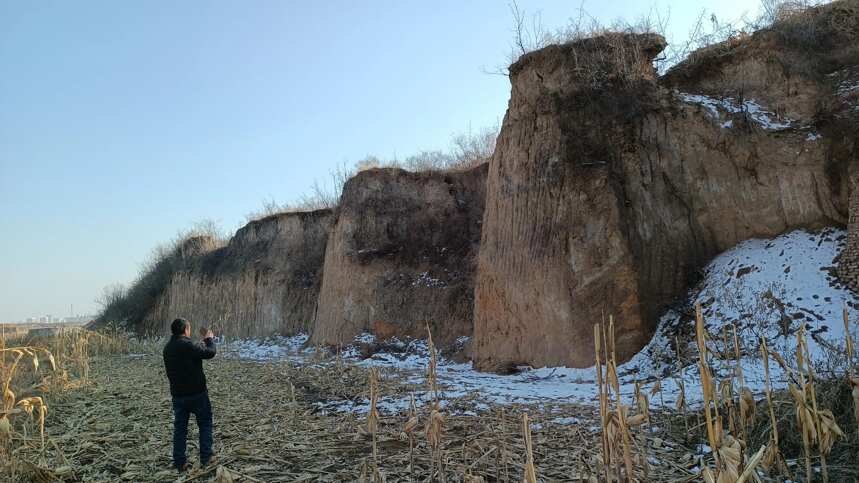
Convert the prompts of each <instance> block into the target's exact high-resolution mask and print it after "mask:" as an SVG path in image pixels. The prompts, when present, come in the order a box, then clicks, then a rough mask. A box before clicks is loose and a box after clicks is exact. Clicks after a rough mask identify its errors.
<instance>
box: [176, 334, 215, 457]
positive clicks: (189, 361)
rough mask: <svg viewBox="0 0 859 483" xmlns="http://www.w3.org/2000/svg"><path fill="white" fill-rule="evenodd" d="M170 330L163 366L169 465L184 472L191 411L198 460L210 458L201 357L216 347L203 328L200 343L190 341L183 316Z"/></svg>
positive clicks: (208, 405)
mask: <svg viewBox="0 0 859 483" xmlns="http://www.w3.org/2000/svg"><path fill="white" fill-rule="evenodd" d="M170 331H171V332H172V333H173V335H172V336H171V337H170V342H168V343H167V345H166V346H164V368H165V369H166V370H167V379H169V380H170V394H171V395H172V396H173V418H174V419H173V465H174V466H175V467H176V469H177V470H179V471H184V470H186V469H188V467H189V465H188V460H187V457H186V455H185V447H186V440H187V437H188V418H189V417H190V415H191V414H194V416H195V417H196V419H197V428H198V429H199V430H200V463H201V464H202V465H203V466H206V465H207V464H209V461H210V460H211V459H212V405H211V403H210V402H209V392H208V391H207V389H206V376H205V374H203V359H211V358H213V357H215V352H216V349H215V340H214V335H213V334H212V331H211V330H207V331H206V333H205V335H204V336H203V343H202V344H199V345H198V344H194V343H193V342H191V324H190V323H189V322H188V321H187V320H185V319H176V320H174V321H173V323H172V324H171V325H170Z"/></svg>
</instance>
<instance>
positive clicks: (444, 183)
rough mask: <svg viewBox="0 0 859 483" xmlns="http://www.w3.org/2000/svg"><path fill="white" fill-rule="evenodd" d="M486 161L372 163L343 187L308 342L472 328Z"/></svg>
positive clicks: (449, 337)
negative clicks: (429, 167) (424, 166)
mask: <svg viewBox="0 0 859 483" xmlns="http://www.w3.org/2000/svg"><path fill="white" fill-rule="evenodd" d="M485 179H486V165H483V166H480V167H478V168H474V169H471V170H469V171H463V172H447V173H436V172H430V173H410V172H407V171H403V170H400V169H389V168H386V169H371V170H367V171H363V172H361V173H359V174H358V175H357V176H355V177H354V178H352V179H350V180H349V181H348V182H347V183H346V186H345V187H344V189H343V195H342V197H341V199H340V206H339V208H338V216H337V223H336V226H335V227H334V229H333V232H332V234H331V236H330V238H329V243H328V247H327V251H326V254H325V269H324V276H323V283H322V289H321V292H320V294H319V304H318V309H317V312H316V318H315V322H314V326H313V332H312V335H311V340H310V341H311V343H316V344H325V345H339V344H347V343H350V342H351V341H352V340H353V338H354V337H355V336H356V335H358V334H360V333H361V332H363V331H369V332H371V333H373V334H375V335H376V336H377V337H379V338H382V339H384V338H388V337H392V336H398V337H404V336H405V337H408V336H411V337H425V336H426V328H427V326H429V327H430V329H431V330H432V331H433V337H435V338H436V340H437V342H440V343H442V344H446V343H449V342H452V341H454V340H455V339H456V338H457V337H460V336H470V335H471V333H472V310H473V287H474V284H473V281H474V270H475V266H476V255H477V250H478V245H479V241H480V225H481V220H482V217H483V201H484V196H485V189H484V186H485Z"/></svg>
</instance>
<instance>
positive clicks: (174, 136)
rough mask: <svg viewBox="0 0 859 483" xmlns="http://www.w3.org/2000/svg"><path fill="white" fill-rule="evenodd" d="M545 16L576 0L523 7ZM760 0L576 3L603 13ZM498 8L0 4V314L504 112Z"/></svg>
mask: <svg viewBox="0 0 859 483" xmlns="http://www.w3.org/2000/svg"><path fill="white" fill-rule="evenodd" d="M519 4H520V7H522V8H523V9H525V10H527V11H529V12H533V11H536V10H541V11H542V19H543V23H544V24H545V25H546V26H548V27H555V26H558V25H561V24H564V23H566V22H567V20H568V19H569V18H570V17H571V16H575V15H576V14H577V13H576V12H577V9H578V7H579V6H580V2H579V1H569V0H546V1H527V0H520V2H519ZM654 6H656V7H657V8H659V9H661V10H662V11H663V12H666V11H668V10H669V8H670V11H671V14H670V19H671V34H672V36H673V37H675V38H677V39H682V38H684V37H685V35H686V33H687V32H688V30H689V28H690V27H691V24H692V23H693V21H694V20H695V18H696V17H697V15H698V13H699V12H700V11H701V10H702V9H707V10H708V11H711V12H715V13H716V14H717V15H718V16H719V17H720V18H736V17H739V16H740V15H741V14H742V13H743V12H746V11H748V12H750V13H754V12H755V11H756V10H757V2H742V1H723V2H718V1H700V0H693V1H682V2H681V1H676V2H668V1H665V0H663V1H661V2H633V1H610V0H605V1H599V2H597V1H586V2H585V3H584V8H585V9H586V10H587V11H588V12H589V13H590V14H591V15H593V16H595V17H597V18H599V19H600V20H601V21H604V22H610V21H611V20H613V19H615V18H618V17H624V18H633V17H635V16H637V15H640V14H644V13H646V12H647V11H648V10H650V9H651V8H652V7H654ZM511 26H512V21H511V15H510V10H509V8H508V5H507V2H506V1H504V0H497V1H495V0H480V1H459V0H446V1H422V2H418V1H395V0H390V1H367V2H357V1H328V2H323V1H305V2H299V1H285V0H284V1H249V2H246V1H182V2H166V1H149V2H116V1H103V2H96V1H77V2H68V1H59V2H54V1H38V2H22V1H9V0H0V227H2V228H0V230H2V231H0V321H4V320H6V321H9V320H13V321H14V320H20V319H23V318H25V317H28V316H34V315H44V314H48V313H51V314H53V315H55V316H65V315H68V312H69V306H70V305H71V304H74V306H75V311H76V312H94V311H95V309H96V306H95V303H94V299H95V297H96V296H97V295H98V293H99V292H100V291H101V289H102V287H104V286H105V285H108V284H111V283H116V282H123V283H127V282H129V281H131V280H132V279H133V278H134V276H135V274H136V272H137V269H138V266H139V265H140V263H141V262H142V261H143V260H144V258H145V257H146V255H147V254H148V253H149V252H150V250H151V249H152V248H153V247H154V246H155V245H157V244H158V243H161V242H164V241H166V240H168V239H170V238H172V237H173V236H174V235H175V234H176V233H177V231H179V230H180V229H182V228H185V227H188V226H189V225H191V224H192V223H193V222H195V221H198V220H201V219H204V218H210V219H214V220H216V221H218V222H219V223H220V224H221V226H223V227H224V228H225V229H226V230H228V231H230V232H232V231H234V230H235V229H236V228H237V227H238V226H240V224H242V223H243V221H244V217H245V215H246V214H247V213H249V212H251V211H253V210H256V209H258V208H259V207H260V205H261V203H262V201H263V200H265V199H272V198H273V199H276V200H278V201H280V202H284V201H290V200H294V199H296V198H298V197H299V196H300V195H301V194H302V193H304V192H305V191H306V190H307V188H308V187H309V186H310V185H311V184H312V183H313V180H314V179H323V178H325V177H326V176H327V173H328V172H329V171H330V170H331V169H332V168H334V167H335V166H336V165H338V164H342V163H343V162H347V163H350V164H351V162H353V161H355V160H356V159H358V158H361V157H363V156H365V155H367V154H370V153H373V154H377V155H380V156H383V157H390V156H393V155H395V154H396V155H399V156H401V157H402V156H404V155H408V154H410V153H413V152H415V151H418V150H420V149H438V148H444V147H446V146H447V144H448V141H449V139H450V136H451V134H452V133H454V132H459V131H464V130H466V129H468V128H469V127H472V128H473V129H475V130H477V129H479V128H482V127H484V126H490V125H494V124H496V123H500V120H501V118H502V117H503V115H504V111H505V109H506V105H507V100H508V97H509V83H508V80H507V79H506V78H505V77H503V76H497V75H488V74H485V73H483V71H482V69H481V67H484V66H485V67H493V66H497V65H499V64H502V63H503V62H504V60H505V58H506V56H507V53H508V52H509V50H510V49H509V44H510V41H511V38H512V34H511V30H510V29H511Z"/></svg>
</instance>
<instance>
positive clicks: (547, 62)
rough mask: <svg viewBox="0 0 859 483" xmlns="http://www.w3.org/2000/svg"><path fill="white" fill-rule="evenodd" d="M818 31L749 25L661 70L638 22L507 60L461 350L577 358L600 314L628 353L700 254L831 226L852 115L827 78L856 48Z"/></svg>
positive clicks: (840, 218) (683, 285) (515, 358)
mask: <svg viewBox="0 0 859 483" xmlns="http://www.w3.org/2000/svg"><path fill="white" fill-rule="evenodd" d="M827 12H829V13H831V12H830V11H829V10H827ZM829 13H827V15H828V14H829ZM836 13H837V12H836ZM848 14H849V12H848ZM825 33H826V36H827V38H829V37H830V36H831V39H830V40H831V45H829V46H824V45H822V46H821V48H823V49H829V50H826V52H825V53H823V52H819V51H809V50H807V49H805V48H801V49H800V48H795V47H794V44H790V43H787V42H785V41H784V39H782V38H781V37H780V32H778V31H764V32H758V33H757V34H755V35H754V36H752V37H751V38H748V39H745V40H744V41H742V42H738V43H736V44H731V45H725V46H721V49H718V47H719V46H717V47H715V48H714V49H716V50H714V52H701V53H698V55H695V56H693V57H692V58H691V59H690V61H688V62H689V63H688V64H684V65H681V66H679V67H678V68H677V69H675V70H674V71H673V72H672V73H671V74H669V75H668V76H666V77H665V78H663V79H659V78H657V76H656V74H655V72H654V70H653V67H652V59H653V58H654V57H655V56H656V55H657V54H658V53H659V52H660V51H661V50H662V49H663V47H664V41H663V39H662V38H661V37H659V36H656V35H632V34H629V35H620V34H618V35H608V36H604V37H600V38H595V39H586V40H582V41H578V42H574V43H571V44H567V45H562V46H553V47H548V48H545V49H542V50H540V51H537V52H533V53H530V54H527V55H525V56H523V57H522V58H521V59H520V60H519V61H518V62H517V63H516V64H514V65H513V66H512V67H511V74H510V78H511V83H512V93H511V99H510V103H509V107H508V111H507V114H506V116H505V119H504V124H503V127H502V130H501V134H500V137H499V140H498V143H497V146H498V147H497V149H496V152H495V155H494V157H493V158H492V161H491V163H490V169H489V176H488V180H487V200H486V211H485V217H484V223H483V236H482V240H481V250H480V258H479V264H478V270H477V281H476V289H475V317H474V342H473V351H474V357H475V362H476V363H477V365H478V366H479V367H481V368H483V369H487V370H493V369H496V368H498V367H503V366H505V365H508V364H511V363H513V364H530V365H533V366H544V365H570V366H575V367H583V366H588V365H592V364H593V360H594V353H593V347H594V345H593V325H594V324H595V323H597V322H599V321H601V320H607V319H608V317H609V316H613V317H614V320H615V324H616V329H617V350H618V356H619V358H621V359H628V358H630V357H631V356H632V355H634V354H635V353H636V352H637V351H638V350H639V349H640V348H642V347H643V346H644V345H645V344H646V343H647V342H648V341H649V339H650V337H651V335H652V334H653V331H654V328H655V324H656V322H657V320H658V315H659V314H660V312H661V311H662V310H663V309H664V308H665V306H666V305H667V304H668V303H670V302H671V301H672V300H674V299H676V298H677V297H679V296H681V295H683V294H684V293H685V291H686V290H688V288H689V287H690V285H691V284H692V283H693V282H694V281H695V277H696V275H697V273H698V271H699V270H700V268H702V267H703V266H704V264H706V263H707V262H708V261H709V260H710V259H712V257H713V256H714V255H716V254H717V253H719V252H721V251H723V250H726V249H728V248H730V247H732V246H734V245H735V244H737V243H738V242H740V241H743V240H746V239H749V238H753V237H772V236H775V235H778V234H780V233H783V232H785V231H787V230H790V229H794V228H799V227H802V228H817V227H822V226H827V225H833V224H838V225H841V224H844V223H845V222H846V221H847V215H848V213H847V211H848V210H847V203H846V200H847V197H846V194H847V179H848V166H849V165H850V164H851V163H852V162H853V161H854V160H855V158H856V149H855V145H854V143H855V139H856V137H855V130H854V126H855V123H851V122H850V121H849V120H848V119H847V118H839V117H838V116H837V114H838V112H839V111H838V109H841V107H839V106H840V105H841V104H840V102H839V100H838V99H837V94H838V93H837V90H838V87H837V85H836V83H835V82H833V81H831V80H830V79H831V78H832V77H833V73H839V72H842V71H843V70H844V69H846V68H850V67H851V66H855V64H856V63H857V62H859V61H857V55H856V53H857V50H856V45H857V42H856V39H857V36H856V33H855V32H846V33H843V32H833V31H832V30H831V29H830V30H826V31H825ZM821 69H822V70H821Z"/></svg>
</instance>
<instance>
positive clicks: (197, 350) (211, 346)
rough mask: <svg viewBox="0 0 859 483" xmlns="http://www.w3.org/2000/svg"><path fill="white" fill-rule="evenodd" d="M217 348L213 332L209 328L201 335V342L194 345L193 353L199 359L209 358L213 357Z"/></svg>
mask: <svg viewBox="0 0 859 483" xmlns="http://www.w3.org/2000/svg"><path fill="white" fill-rule="evenodd" d="M217 352H218V348H217V347H215V334H213V333H212V331H211V330H207V331H206V334H205V335H204V336H203V343H202V344H199V345H194V355H195V356H196V357H199V358H200V359H211V358H213V357H215V354H216V353H217Z"/></svg>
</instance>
